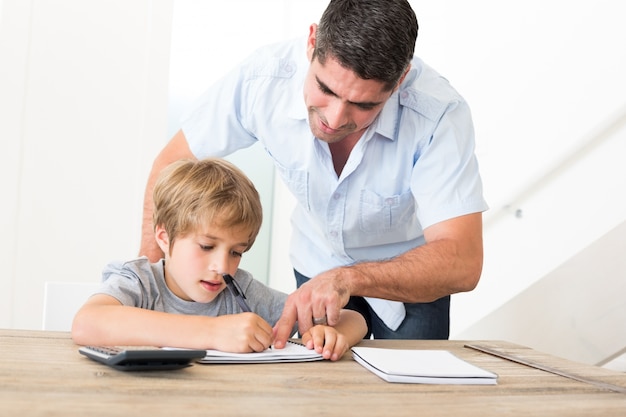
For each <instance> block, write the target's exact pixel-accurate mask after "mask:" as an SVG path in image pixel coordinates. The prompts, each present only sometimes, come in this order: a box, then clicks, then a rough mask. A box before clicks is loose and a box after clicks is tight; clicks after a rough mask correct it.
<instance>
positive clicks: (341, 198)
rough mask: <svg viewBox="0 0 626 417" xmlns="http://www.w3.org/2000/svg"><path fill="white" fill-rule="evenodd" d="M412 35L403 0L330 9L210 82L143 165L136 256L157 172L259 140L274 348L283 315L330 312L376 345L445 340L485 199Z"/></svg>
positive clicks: (452, 97) (454, 103)
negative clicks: (272, 184)
mask: <svg viewBox="0 0 626 417" xmlns="http://www.w3.org/2000/svg"><path fill="white" fill-rule="evenodd" d="M417 30H418V25H417V19H416V17H415V14H414V12H413V10H412V9H411V7H410V5H409V3H408V2H407V1H406V0H392V1H389V0H332V1H331V2H330V3H329V5H328V7H327V9H326V10H325V12H324V13H323V15H322V18H321V19H320V22H319V25H316V24H313V25H311V27H310V29H309V34H308V37H307V39H306V41H304V40H300V41H297V40H296V41H290V42H285V43H280V44H276V45H271V46H269V47H266V48H263V49H261V50H259V51H257V53H255V54H253V55H252V56H251V57H250V58H249V59H248V60H246V61H245V62H244V63H243V64H242V65H241V66H239V67H238V68H236V69H235V70H234V71H232V72H231V73H230V74H228V75H227V76H226V77H224V78H223V79H222V80H221V81H220V82H218V83H217V84H215V85H214V86H213V87H211V88H210V89H209V90H208V91H207V92H206V93H205V94H204V95H203V96H202V97H201V99H200V103H199V105H198V107H197V108H196V109H195V110H194V111H193V112H192V113H191V114H190V115H189V116H188V117H187V118H186V119H185V120H184V121H183V124H182V129H181V131H179V132H178V133H177V134H176V135H175V136H174V138H173V139H172V141H171V142H170V143H169V144H168V145H167V146H166V147H165V148H164V149H163V151H162V152H161V153H160V154H159V156H158V157H157V159H156V160H155V163H154V166H153V169H152V172H151V175H150V179H149V181H148V186H147V192H146V199H145V206H144V229H143V234H144V235H143V246H142V249H141V253H142V254H145V255H148V256H149V257H150V258H151V259H158V256H160V253H158V251H155V250H154V248H153V247H151V246H149V245H150V244H151V241H152V240H153V238H152V235H151V227H152V226H151V205H152V204H151V200H150V192H151V189H152V186H153V182H154V177H155V176H156V174H157V173H158V172H159V171H160V170H161V169H162V168H163V167H165V166H166V165H167V164H169V163H171V162H172V161H174V160H177V159H180V158H187V157H197V158H199V157H205V156H209V155H212V156H223V155H227V154H229V153H232V152H233V151H235V150H237V149H240V148H243V147H246V146H250V145H252V144H253V143H255V142H256V141H259V142H261V144H262V146H263V147H264V148H265V149H266V151H267V152H268V154H269V155H270V157H271V158H272V159H273V161H274V162H275V165H276V168H277V172H278V173H279V175H280V176H281V178H282V179H283V180H284V181H285V183H286V185H287V187H288V188H289V189H290V190H291V192H292V193H293V194H294V196H295V197H296V200H297V207H296V209H295V211H294V214H293V218H292V225H293V236H292V242H291V250H290V255H291V261H292V263H293V266H294V272H295V275H296V280H297V283H298V289H297V290H296V291H295V292H294V293H292V294H291V295H290V296H289V298H288V300H287V302H286V304H285V309H284V311H283V315H282V317H281V319H280V320H279V322H278V323H277V325H276V326H275V329H274V330H275V333H276V334H275V341H274V344H275V345H276V346H277V347H282V346H283V345H284V343H285V341H286V339H287V338H288V337H289V336H290V334H289V333H290V331H291V329H292V327H293V324H294V322H295V321H296V320H297V321H298V328H299V331H300V332H301V333H302V332H305V331H306V330H308V328H309V327H311V326H312V325H313V324H320V323H324V322H327V323H328V324H330V325H334V324H335V323H337V320H338V316H339V310H340V309H341V308H342V307H343V306H346V308H351V309H356V310H358V311H360V312H361V313H362V314H363V315H364V316H365V317H366V321H367V324H368V331H369V333H368V335H369V334H373V335H374V337H376V338H422V339H445V338H447V337H448V336H449V307H450V294H453V293H456V292H461V291H470V290H472V289H473V288H474V287H475V286H476V285H477V283H478V280H479V278H480V274H481V270H482V258H483V253H482V214H481V213H482V211H484V210H486V209H487V205H486V203H485V201H484V199H483V196H482V184H481V180H480V176H479V173H478V164H477V161H476V157H475V155H474V133H473V125H472V120H471V114H470V110H469V107H468V105H467V103H466V102H465V101H464V99H463V98H462V97H461V96H460V95H459V94H458V93H457V92H456V91H455V90H454V89H453V88H452V87H451V86H450V85H449V83H448V82H447V81H446V80H445V79H444V78H443V77H441V76H440V75H439V74H437V73H436V72H435V71H434V70H433V69H431V68H430V67H428V66H427V65H425V64H424V63H423V62H422V61H421V60H420V59H419V58H414V57H413V51H414V48H415V40H416V38H417ZM302 92H304V101H303V100H302V95H301V94H302ZM303 104H304V105H303Z"/></svg>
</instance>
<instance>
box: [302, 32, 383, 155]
mask: <svg viewBox="0 0 626 417" xmlns="http://www.w3.org/2000/svg"><path fill="white" fill-rule="evenodd" d="M309 45H310V44H309ZM311 57H312V49H311V46H309V60H311ZM392 93H393V91H389V90H385V89H384V83H382V82H380V81H377V80H364V79H362V78H359V77H358V76H357V75H356V74H355V73H354V72H353V71H351V70H349V69H346V68H344V67H342V66H341V65H340V64H339V62H338V61H337V60H336V59H334V58H333V57H330V56H329V57H327V59H326V63H325V65H322V64H321V63H320V62H319V60H318V59H313V60H312V61H311V65H310V66H309V71H308V73H307V76H306V79H305V82H304V102H305V104H306V106H307V109H308V112H309V125H310V127H311V131H312V132H313V134H314V135H315V137H316V138H318V139H320V140H322V141H324V142H327V143H329V144H330V143H335V142H339V141H341V140H342V139H344V138H345V137H346V136H348V135H350V134H353V133H355V132H358V133H359V136H360V134H361V133H362V132H363V131H364V130H365V129H367V128H368V127H369V126H370V125H371V124H372V122H373V121H374V120H375V119H376V116H378V114H379V113H380V111H381V110H382V108H383V106H384V104H385V102H386V101H387V99H389V97H390V96H391V94H392Z"/></svg>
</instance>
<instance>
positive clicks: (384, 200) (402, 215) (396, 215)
mask: <svg viewBox="0 0 626 417" xmlns="http://www.w3.org/2000/svg"><path fill="white" fill-rule="evenodd" d="M415 220H416V218H415V199H414V198H413V194H411V192H410V191H407V192H405V193H403V194H399V195H392V196H381V195H378V194H377V193H375V192H373V191H370V190H362V191H361V201H360V204H359V226H360V228H361V231H363V232H365V233H384V232H390V231H393V230H396V229H398V228H408V227H410V226H411V225H413V224H414V223H415Z"/></svg>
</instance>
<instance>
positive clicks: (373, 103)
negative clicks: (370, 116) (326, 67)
mask: <svg viewBox="0 0 626 417" xmlns="http://www.w3.org/2000/svg"><path fill="white" fill-rule="evenodd" d="M315 80H316V81H317V85H318V86H319V88H320V90H322V92H323V93H324V94H330V95H332V96H335V97H339V96H338V95H337V94H336V93H335V92H334V91H333V90H331V89H330V87H328V86H327V85H326V84H325V83H324V82H323V81H322V80H320V79H319V78H318V77H317V75H316V76H315ZM348 103H350V104H354V105H355V106H361V107H376V106H378V105H379V104H381V103H382V101H364V102H356V101H350V100H348Z"/></svg>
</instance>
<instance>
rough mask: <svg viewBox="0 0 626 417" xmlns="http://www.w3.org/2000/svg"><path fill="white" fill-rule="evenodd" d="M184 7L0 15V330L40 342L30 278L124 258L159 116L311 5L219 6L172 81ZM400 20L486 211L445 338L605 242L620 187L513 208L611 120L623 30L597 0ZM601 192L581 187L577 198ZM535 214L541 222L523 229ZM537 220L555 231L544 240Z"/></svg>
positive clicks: (301, 0) (315, 10)
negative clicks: (479, 179)
mask: <svg viewBox="0 0 626 417" xmlns="http://www.w3.org/2000/svg"><path fill="white" fill-rule="evenodd" d="M197 1H199V0H197ZM185 3H186V4H190V3H192V0H162V1H148V0H145V1H135V2H127V1H121V0H118V1H108V2H95V1H89V0H57V1H51V0H34V1H32V2H23V1H21V0H0V158H2V161H1V163H0V187H1V188H0V191H1V192H2V196H3V197H2V199H3V204H2V205H0V222H2V223H0V224H1V227H2V229H1V231H2V232H3V239H2V241H1V242H0V267H2V270H3V276H2V277H0V326H2V327H25V328H38V327H39V326H40V321H41V320H40V314H41V304H42V294H43V282H44V281H45V280H70V281H92V280H97V279H99V275H100V270H101V268H102V266H103V265H104V264H105V263H106V262H107V261H109V260H110V259H116V258H125V257H129V256H134V255H135V253H136V251H137V248H138V241H139V224H140V212H141V199H142V193H143V186H144V183H145V178H146V177H147V173H148V170H149V165H150V162H151V161H152V159H153V157H154V156H155V155H156V152H158V150H159V149H160V148H161V147H162V146H163V144H164V143H165V141H166V140H167V139H168V138H169V135H170V133H171V131H172V129H173V128H174V127H175V124H176V121H175V117H174V116H173V113H174V112H176V111H181V109H182V108H184V107H186V105H187V103H189V101H190V100H192V97H193V96H194V95H195V94H196V93H198V94H199V93H200V92H201V90H202V88H203V87H204V86H205V85H207V84H208V83H209V82H210V81H212V80H213V79H215V78H216V77H218V76H219V75H220V74H222V73H223V72H224V71H226V70H227V69H228V68H230V67H231V66H233V65H234V64H235V63H236V62H238V61H239V60H240V59H241V58H242V56H243V55H244V54H245V53H247V52H248V51H250V50H252V49H253V48H254V47H255V46H257V45H259V44H262V43H266V42H269V41H273V40H278V39H282V38H284V37H288V36H293V35H298V34H306V33H307V30H308V25H309V23H312V22H315V21H317V19H318V18H319V15H320V13H321V11H322V10H323V8H324V7H325V5H326V1H322V0H297V1H294V0H283V1H278V0H274V1H268V0H265V1H261V0H231V1H230V2H227V3H226V4H223V5H222V6H221V7H220V8H219V9H216V11H215V13H214V15H213V16H212V17H211V19H210V20H203V19H196V20H193V21H190V22H189V24H188V25H186V26H185V30H187V31H188V33H187V35H186V36H190V35H191V36H193V33H195V31H197V33H201V34H202V35H201V36H202V38H200V39H198V43H197V44H196V45H191V44H190V45H189V46H188V49H187V50H185V51H182V50H178V49H176V50H173V51H171V56H172V59H173V61H172V64H171V67H170V65H169V62H168V60H169V56H170V50H169V45H170V37H171V33H170V31H171V25H172V13H173V11H174V10H177V8H175V7H174V4H176V7H179V6H180V5H181V4H185ZM201 3H212V2H201ZM412 4H413V5H414V8H415V10H416V12H417V14H418V19H419V21H420V35H419V38H418V42H417V50H416V52H417V54H418V55H420V56H421V57H422V58H424V59H425V60H426V61H427V62H428V63H429V64H431V65H432V66H434V67H435V68H436V69H438V70H439V71H440V72H441V73H442V74H444V75H445V76H446V77H447V78H448V79H450V80H451V82H452V84H453V85H454V86H456V87H457V89H458V90H459V91H460V92H461V93H462V94H463V95H464V96H465V97H466V98H467V99H468V101H469V102H470V105H471V107H472V110H473V114H474V120H475V124H476V137H477V142H478V143H477V144H478V156H479V162H480V164H481V170H482V174H483V179H484V183H485V191H486V197H487V199H488V201H489V203H490V206H491V210H490V211H489V212H487V213H486V215H485V219H486V225H487V228H486V231H485V251H486V252H485V271H484V274H483V279H482V280H481V283H480V284H479V287H478V289H477V290H475V291H474V292H472V293H469V294H464V295H459V296H455V297H454V298H453V317H452V320H453V322H452V323H453V335H454V334H458V332H460V331H462V330H463V328H465V327H467V326H468V325H469V324H470V323H471V322H472V321H474V320H478V319H480V317H482V316H483V315H484V313H485V311H483V310H484V309H491V308H497V305H499V304H501V303H502V302H504V301H506V299H507V298H508V297H509V296H511V291H513V292H515V291H520V290H522V289H523V288H525V287H527V286H529V285H531V284H532V282H534V281H535V280H536V279H537V277H538V276H540V275H541V273H543V271H548V270H550V269H551V268H553V267H555V266H556V265H553V263H554V262H555V260H558V259H559V258H560V257H561V254H562V253H563V252H568V253H575V252H576V247H578V246H581V245H585V244H586V243H585V242H590V241H592V240H593V236H594V235H595V236H599V235H601V234H602V233H604V232H603V229H607V230H608V228H610V225H609V224H608V223H610V222H612V221H613V220H610V221H606V222H604V223H605V224H600V225H599V226H598V227H596V226H595V225H596V224H597V223H598V221H597V220H598V219H600V218H602V219H603V220H604V218H605V217H606V218H612V217H611V216H614V214H611V216H604V214H605V213H608V212H610V213H615V212H619V211H620V210H622V207H621V206H620V205H619V202H617V197H616V196H618V195H619V189H608V190H606V192H605V193H601V195H602V197H603V198H602V199H600V200H598V199H597V197H596V196H595V195H594V199H593V200H590V199H587V201H585V204H584V205H577V204H576V203H575V202H574V203H572V201H573V200H571V199H570V197H568V199H567V205H566V206H563V205H551V204H550V203H548V204H545V203H544V204H543V205H542V206H537V205H535V206H534V207H535V208H533V207H528V206H527V205H524V206H523V207H521V208H522V209H523V211H522V212H523V213H526V214H527V215H526V216H524V217H522V218H521V219H518V218H516V217H515V216H514V213H515V211H516V210H517V208H519V207H517V206H516V204H518V203H519V202H520V201H519V200H518V198H517V196H518V194H519V193H520V192H525V190H526V189H527V188H528V186H529V185H530V186H531V188H532V187H534V184H535V182H536V180H537V178H540V177H541V176H543V175H544V173H546V172H550V170H551V166H552V164H554V163H555V162H558V161H561V160H562V159H563V158H564V157H565V156H567V155H568V154H569V153H570V152H573V151H574V150H575V149H576V148H577V147H578V146H580V145H582V144H584V143H585V142H586V141H587V140H588V139H589V138H593V137H595V136H597V133H598V132H599V131H601V130H602V129H603V127H605V126H608V125H610V124H611V123H613V122H614V121H615V120H616V119H619V117H620V115H621V114H623V112H624V104H625V101H626V99H625V97H626V82H625V81H624V79H623V75H622V74H624V73H626V49H625V48H624V47H623V40H624V39H626V26H624V25H623V24H622V22H621V21H620V20H621V17H622V16H623V13H622V10H621V5H620V3H619V2H615V1H609V0H604V1H596V0H594V1H591V0H584V1H583V0H574V1H566V0H553V1H550V2H546V1H542V0H529V1H525V2H513V3H512V2H501V1H498V0H477V1H474V2H467V1H463V0H446V1H436V2H435V1H431V2H424V1H419V2H418V1H412ZM217 10H220V11H219V12H218V11H217ZM222 10H223V11H222ZM200 15H201V14H200V13H199V14H198V16H200ZM173 36H174V38H173V40H176V39H177V38H176V37H177V36H182V35H179V34H177V33H174V34H173ZM178 39H180V38H178ZM184 63H186V64H184ZM169 71H171V75H172V85H175V84H177V85H178V87H176V88H175V90H176V91H178V93H172V92H171V90H170V89H169V88H168V81H169V74H168V72H169ZM175 80H177V81H175ZM196 90H197V91H196ZM170 93H172V102H171V103H170V106H169V108H168V94H170ZM174 96H176V99H175V98H174ZM174 100H176V102H174ZM168 111H169V115H170V117H168ZM610 143H611V145H607V146H610V149H611V151H610V152H611V153H612V154H613V155H620V154H621V155H623V154H624V151H625V149H624V144H625V143H626V141H624V140H622V139H621V137H618V138H617V139H616V140H613V141H611V142H610ZM591 164H592V165H591V166H590V167H589V168H586V169H585V170H583V171H582V172H583V175H584V172H587V170H588V171H589V172H590V173H589V177H593V178H596V175H598V173H600V172H604V173H605V174H604V175H609V176H610V175H611V173H612V175H613V176H614V177H620V178H626V175H624V174H625V171H624V165H623V164H621V165H615V162H613V160H612V159H611V162H610V164H612V165H610V166H609V168H608V169H601V168H606V166H607V164H605V162H604V159H603V157H600V158H599V160H595V162H591ZM244 169H245V167H244ZM609 170H610V171H611V172H608V173H607V171H609ZM602 178H604V177H602ZM555 181H556V183H557V184H558V183H559V181H560V184H565V185H563V186H564V187H565V188H567V189H568V190H571V189H572V188H573V189H574V192H572V193H569V194H568V196H570V195H575V188H576V187H579V186H582V185H580V184H579V182H576V183H574V184H572V183H569V182H568V180H567V179H562V178H561V179H558V180H555ZM563 181H564V182H563ZM602 181H604V180H602ZM601 184H604V182H601V183H600V184H597V183H594V182H593V181H590V184H586V183H585V184H584V187H583V188H581V190H582V192H581V197H580V198H581V200H585V197H586V196H587V195H589V193H588V190H591V188H592V187H596V188H597V187H599V186H600V185H601ZM559 187H561V186H558V187H557V189H561V188H559ZM274 193H275V199H274V202H273V209H274V221H272V222H271V223H270V224H269V227H270V228H271V235H272V244H271V253H270V267H269V268H270V283H271V284H272V285H273V286H276V287H277V288H282V289H285V290H290V289H292V288H293V287H294V284H293V277H292V273H291V268H290V266H289V263H288V260H287V247H286V243H287V241H288V236H289V224H288V222H287V221H286V219H287V218H288V213H289V211H290V208H291V204H292V200H291V198H290V196H289V195H288V194H287V193H286V191H285V190H284V188H282V184H280V183H277V184H276V188H275V190H274ZM535 195H541V193H539V194H535ZM552 195H554V194H552ZM564 201H565V200H564ZM522 203H524V204H525V203H526V200H524V201H522ZM594 203H595V204H594ZM511 204H512V205H513V207H512V209H510V210H508V209H506V207H507V206H509V205H511ZM551 207H553V209H551ZM548 210H552V211H548ZM538 212H541V213H542V221H541V222H539V223H537V222H533V219H534V218H536V217H535V216H536V213H538ZM502 213H504V214H503V215H502ZM546 216H547V218H548V219H549V218H550V217H551V216H554V218H559V219H560V220H561V221H559V222H554V225H555V226H554V227H555V230H551V231H550V234H549V236H550V239H548V240H544V239H543V238H542V236H543V234H544V231H545V228H546V226H545V225H546V221H545V220H543V218H545V217H546ZM266 219H267V220H266V221H271V220H270V218H269V216H266ZM622 219H623V217H622ZM501 222H505V223H506V224H508V226H503V227H504V228H501V227H500V226H497V227H495V229H497V230H506V231H507V232H506V233H500V232H494V231H491V230H489V228H491V227H492V225H494V224H496V223H501ZM511 222H513V223H511ZM515 222H517V223H515ZM600 223H602V222H600ZM549 224H552V223H549ZM581 225H584V227H580V226H581ZM267 226H268V225H267V224H266V227H267ZM495 229H494V230H495ZM528 230H532V231H533V232H532V233H529V232H528ZM572 230H574V232H578V231H582V232H581V233H573V232H572ZM604 231H606V230H604ZM560 232H564V233H562V234H561V233H560ZM268 233H269V232H268ZM558 236H561V238H559V237H558ZM556 248H558V249H559V251H558V256H556V257H555V253H556V252H555V249H556ZM253 250H254V249H253ZM513 261H515V262H513Z"/></svg>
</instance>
